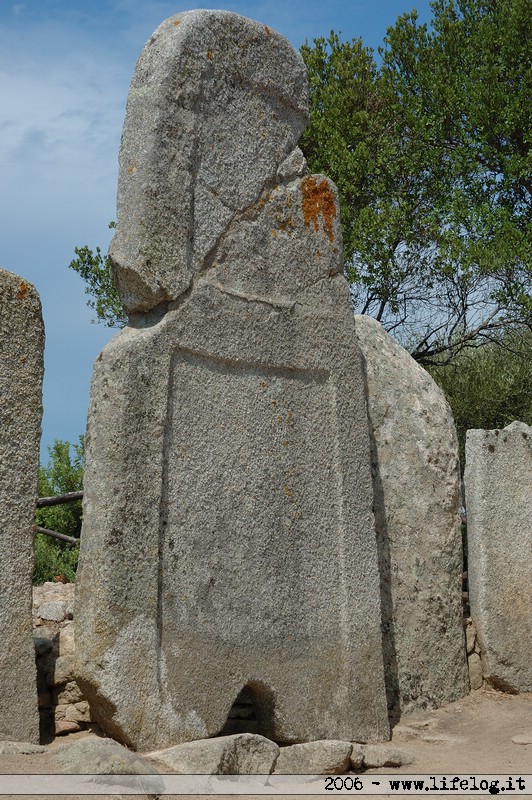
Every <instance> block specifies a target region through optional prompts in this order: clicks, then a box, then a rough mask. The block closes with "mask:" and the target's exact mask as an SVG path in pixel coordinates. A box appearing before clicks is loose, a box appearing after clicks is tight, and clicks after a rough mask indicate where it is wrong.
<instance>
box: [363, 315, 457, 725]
mask: <svg viewBox="0 0 532 800" xmlns="http://www.w3.org/2000/svg"><path fill="white" fill-rule="evenodd" d="M355 321H356V331H357V336H358V340H359V342H360V346H361V349H362V353H363V356H364V362H365V372H366V380H367V392H368V413H369V420H370V429H371V431H372V444H373V453H372V471H373V481H374V492H375V521H376V526H377V535H378V538H379V552H380V559H381V579H382V607H383V633H384V654H385V669H386V685H387V690H388V700H389V705H390V711H391V715H392V717H393V718H397V717H398V716H399V715H400V714H404V713H408V712H411V711H414V710H416V709H423V708H435V707H438V706H441V705H443V704H444V703H450V702H452V701H454V700H457V699H458V698H460V697H463V696H464V695H465V694H467V692H468V691H469V683H468V673H467V662H466V648H465V640H464V632H463V624H462V569H463V566H462V539H461V532H460V516H459V506H460V472H459V463H458V443H457V438H456V430H455V426H454V421H453V418H452V415H451V411H450V408H449V406H448V404H447V401H446V400H445V397H444V395H443V392H442V391H441V390H440V389H439V387H438V386H437V385H436V384H435V382H434V381H433V380H432V378H431V377H430V375H429V374H428V372H426V370H424V369H423V368H422V367H421V366H420V365H419V364H417V363H416V362H415V361H414V359H413V358H412V357H411V356H410V355H409V354H408V353H407V352H406V350H404V349H403V348H402V347H401V346H400V345H399V344H398V343H397V342H395V341H394V340H393V339H392V337H391V336H389V335H388V334H387V333H386V331H385V330H384V328H383V327H382V325H381V324H380V323H379V322H377V321H376V320H374V319H372V318H371V317H368V316H364V315H361V316H356V317H355Z"/></svg>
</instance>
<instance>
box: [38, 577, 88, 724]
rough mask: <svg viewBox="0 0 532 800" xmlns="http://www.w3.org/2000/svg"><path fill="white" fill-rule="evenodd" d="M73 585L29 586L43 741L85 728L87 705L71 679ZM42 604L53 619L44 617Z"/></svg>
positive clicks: (47, 584)
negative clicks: (31, 587) (51, 612)
mask: <svg viewBox="0 0 532 800" xmlns="http://www.w3.org/2000/svg"><path fill="white" fill-rule="evenodd" d="M73 604H74V584H73V583H61V582H47V583H44V584H42V586H34V587H33V624H34V631H33V643H34V646H35V655H36V664H37V688H38V699H39V714H40V728H41V736H42V737H43V740H48V739H49V738H50V737H51V736H53V735H56V736H58V735H63V734H67V733H72V732H75V731H80V730H83V729H86V728H87V727H89V723H90V722H91V721H92V718H91V716H90V711H89V705H88V703H87V702H86V701H85V698H84V697H83V693H82V692H81V690H80V688H79V686H78V685H77V683H76V682H75V681H74V680H73V665H74V653H75V641H74V625H73V622H72V616H73V613H72V609H73ZM43 606H44V607H49V606H54V608H55V609H57V610H58V612H60V613H57V614H55V615H54V616H56V617H57V619H49V618H47V619H46V620H45V622H46V624H43V618H44V614H43V610H42V609H43Z"/></svg>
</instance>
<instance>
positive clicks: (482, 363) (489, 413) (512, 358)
mask: <svg viewBox="0 0 532 800" xmlns="http://www.w3.org/2000/svg"><path fill="white" fill-rule="evenodd" d="M531 352H532V333H530V331H526V332H517V331H510V332H508V333H506V334H505V335H504V336H503V337H502V339H501V341H500V342H497V343H494V342H491V343H489V344H487V345H486V346H485V347H480V348H477V349H468V350H463V351H462V352H461V353H460V354H459V355H458V356H457V357H456V359H455V361H454V362H453V363H452V364H449V365H447V366H440V367H430V368H429V371H430V373H431V375H432V377H433V378H434V380H435V381H436V382H437V383H438V384H439V386H441V388H442V389H443V391H444V392H445V396H446V397H447V400H448V401H449V404H450V406H451V409H452V412H453V416H454V420H455V423H456V428H457V431H458V441H459V445H460V460H461V462H462V464H465V437H466V431H468V430H470V429H471V428H484V429H486V430H492V429H494V428H505V427H506V426H507V425H509V424H510V423H511V422H513V421H514V420H516V419H518V420H520V421H521V422H525V423H526V424H527V425H532V361H531V359H530V353H531Z"/></svg>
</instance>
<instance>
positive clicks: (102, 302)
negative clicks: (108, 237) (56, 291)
mask: <svg viewBox="0 0 532 800" xmlns="http://www.w3.org/2000/svg"><path fill="white" fill-rule="evenodd" d="M109 227H110V228H114V227H115V223H114V222H110V223H109ZM74 252H75V254H76V256H77V258H75V259H73V260H72V261H71V262H70V264H69V267H70V269H73V270H74V272H77V273H78V275H79V276H80V277H81V278H83V280H84V281H85V283H86V284H87V285H86V287H85V294H87V295H89V298H90V299H89V300H87V305H88V306H89V308H92V309H93V310H94V311H96V320H94V321H95V322H103V323H104V324H105V325H107V326H108V327H109V328H123V327H124V325H125V324H126V322H127V317H126V314H125V311H124V309H123V308H122V303H121V302H120V298H119V296H118V292H117V290H116V287H115V284H114V281H113V274H112V268H111V261H110V259H109V256H105V257H104V256H102V253H101V249H100V248H99V247H97V248H96V251H93V250H91V249H90V247H87V246H86V245H85V247H75V248H74Z"/></svg>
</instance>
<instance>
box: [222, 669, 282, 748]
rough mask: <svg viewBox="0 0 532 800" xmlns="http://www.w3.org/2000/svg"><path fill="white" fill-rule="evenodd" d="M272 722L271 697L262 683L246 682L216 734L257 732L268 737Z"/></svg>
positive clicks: (229, 734)
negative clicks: (222, 725)
mask: <svg viewBox="0 0 532 800" xmlns="http://www.w3.org/2000/svg"><path fill="white" fill-rule="evenodd" d="M272 722H273V699H272V694H271V691H270V690H269V689H268V687H266V686H265V685H264V684H262V683H259V682H253V683H251V682H250V683H248V684H246V685H245V686H244V687H243V688H242V689H241V690H240V692H239V693H238V695H237V696H236V698H235V701H234V703H233V705H232V706H231V708H230V710H229V714H228V716H227V721H226V723H225V725H224V727H223V728H222V730H221V731H220V733H219V734H218V736H232V735H233V734H235V733H259V734H261V735H262V736H266V737H268V738H269V737H270V735H271V731H272Z"/></svg>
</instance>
